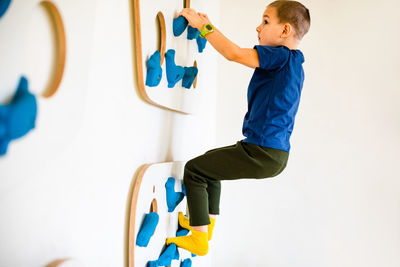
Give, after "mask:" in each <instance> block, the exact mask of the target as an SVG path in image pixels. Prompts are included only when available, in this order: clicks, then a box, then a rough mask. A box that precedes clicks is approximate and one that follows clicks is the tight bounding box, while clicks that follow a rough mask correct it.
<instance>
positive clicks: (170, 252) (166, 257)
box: [157, 244, 179, 266]
mask: <svg viewBox="0 0 400 267" xmlns="http://www.w3.org/2000/svg"><path fill="white" fill-rule="evenodd" d="M172 260H179V251H178V248H177V246H176V245H175V244H171V245H169V246H167V248H166V249H165V251H164V252H163V253H162V254H161V256H160V257H159V258H158V260H157V263H158V266H170V265H171V261H172Z"/></svg>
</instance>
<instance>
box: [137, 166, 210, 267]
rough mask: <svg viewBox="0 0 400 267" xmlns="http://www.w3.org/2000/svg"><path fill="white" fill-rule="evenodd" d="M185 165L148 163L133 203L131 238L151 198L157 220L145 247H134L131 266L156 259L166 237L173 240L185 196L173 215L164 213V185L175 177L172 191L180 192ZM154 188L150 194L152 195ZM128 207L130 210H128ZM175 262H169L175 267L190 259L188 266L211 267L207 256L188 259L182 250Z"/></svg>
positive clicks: (165, 208)
mask: <svg viewBox="0 0 400 267" xmlns="http://www.w3.org/2000/svg"><path fill="white" fill-rule="evenodd" d="M184 164H185V162H167V163H159V164H152V165H151V166H150V167H148V168H147V170H146V171H145V173H144V175H143V177H142V178H141V179H142V181H141V183H140V190H139V193H138V196H137V202H136V214H135V220H134V225H133V224H132V223H133V222H131V224H130V227H133V226H134V228H135V231H134V233H135V234H134V237H135V240H136V237H137V234H138V232H139V230H140V227H141V224H142V222H143V219H144V216H145V214H147V213H149V212H150V206H151V203H152V201H153V199H156V201H157V207H158V211H157V213H158V215H159V217H160V220H159V222H158V225H157V228H156V230H155V232H154V235H153V236H152V237H151V239H150V242H149V244H148V246H147V247H139V246H136V245H134V266H133V267H146V264H147V262H148V261H153V260H157V259H158V257H159V256H160V255H161V252H162V251H163V247H164V245H165V239H166V238H167V237H175V236H176V230H177V229H178V212H179V211H182V212H183V213H186V197H184V198H183V200H182V201H181V202H180V203H179V205H178V206H177V207H176V208H175V210H174V211H173V212H168V207H167V202H166V190H165V183H166V182H167V180H168V178H169V177H174V178H175V192H181V191H182V183H183V181H182V179H183V177H182V175H183V167H184ZM153 188H154V193H153ZM131 208H132V207H131ZM178 250H179V256H180V258H179V260H173V261H172V263H171V266H173V267H179V266H180V262H181V261H183V260H184V259H187V258H191V259H192V267H199V266H204V267H205V266H207V267H211V261H210V259H211V258H210V257H209V256H207V255H206V256H202V257H199V256H196V257H192V256H191V253H189V252H188V251H187V250H185V249H181V248H178Z"/></svg>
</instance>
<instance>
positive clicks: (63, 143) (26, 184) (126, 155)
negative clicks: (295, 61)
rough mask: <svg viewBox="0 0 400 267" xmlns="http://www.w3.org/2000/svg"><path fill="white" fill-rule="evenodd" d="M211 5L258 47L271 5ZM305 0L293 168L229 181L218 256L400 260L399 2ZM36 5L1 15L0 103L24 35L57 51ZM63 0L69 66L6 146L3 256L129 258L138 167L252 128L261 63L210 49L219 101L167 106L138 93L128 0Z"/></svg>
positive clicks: (241, 261)
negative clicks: (308, 21) (188, 109)
mask: <svg viewBox="0 0 400 267" xmlns="http://www.w3.org/2000/svg"><path fill="white" fill-rule="evenodd" d="M192 2H194V1H192ZM203 2H204V4H202V5H203V8H202V11H204V12H206V13H208V14H209V16H210V18H211V20H212V22H213V23H214V24H215V25H216V26H217V27H219V28H220V30H221V31H222V32H223V33H224V34H226V35H227V36H228V37H229V38H231V39H232V40H233V41H234V42H236V43H237V44H239V45H240V46H243V47H252V46H253V45H254V44H256V42H257V39H256V32H255V27H256V26H257V25H258V24H259V23H260V19H261V15H262V12H263V10H264V7H265V6H266V5H267V4H268V3H269V1H260V0H253V1H246V3H245V4H244V2H243V1H238V0H235V1H232V0H231V1H227V0H221V1H220V8H219V3H215V1H214V2H213V4H212V5H207V3H208V2H205V1H203ZM303 2H304V3H305V4H306V6H308V7H309V9H310V10H311V16H312V26H311V29H310V32H309V33H308V35H307V36H306V37H305V39H304V41H303V42H302V44H301V46H300V49H301V50H302V51H303V52H304V54H305V57H306V62H305V64H304V68H305V72H306V80H305V84H304V89H303V96H302V101H301V104H300V108H299V112H298V116H297V119H296V125H295V130H294V132H293V135H292V139H291V141H292V150H291V156H290V159H289V165H288V167H287V169H286V170H285V171H284V173H283V174H281V175H280V177H277V178H274V179H270V180H261V181H237V182H224V184H223V192H222V203H221V212H222V214H221V216H219V219H218V220H217V226H216V230H215V234H214V239H213V242H212V243H211V246H212V250H211V253H212V257H213V263H214V264H213V265H214V266H232V267H236V266H240V267H242V266H274V267H279V266H280V267H286V266H299V267H300V266H306V267H314V266H315V267H320V266H323V267H330V266H335V267H347V266H351V267H353V266H365V267H372V266H385V267H392V266H393V267H397V266H399V264H400V256H399V255H400V253H399V252H400V229H399V225H400V214H399V213H400V207H399V206H400V194H399V193H400V181H399V179H398V178H399V177H400V175H399V174H400V172H399V170H398V169H397V159H398V156H397V152H398V150H399V148H400V140H399V137H398V136H400V135H399V132H400V121H399V108H398V100H399V99H400V98H399V96H400V90H399V85H398V82H397V80H396V77H397V75H398V71H399V67H400V66H399V57H400V53H399V51H398V48H397V46H398V43H399V37H398V29H397V23H398V22H397V19H396V17H397V13H398V11H399V10H400V4H399V3H398V2H397V1H394V0H384V1H381V2H379V3H378V2H376V1H370V0H368V1H350V2H349V1H344V0H336V1H317V0H307V1H303ZM36 3H37V2H36V1H30V2H28V1H16V0H15V1H13V2H12V4H11V6H10V9H9V11H8V12H7V13H6V14H5V16H4V17H3V18H2V19H1V20H0V38H1V42H0V47H1V49H0V88H1V90H0V93H1V95H0V96H1V99H0V101H1V103H6V102H7V100H8V99H9V97H10V96H11V95H12V93H13V92H14V90H15V86H16V84H17V81H18V79H19V75H21V74H22V73H21V72H22V71H25V70H31V71H32V68H28V67H26V66H29V65H30V64H33V63H31V62H30V57H29V56H28V55H29V53H28V52H29V51H26V49H27V48H26V47H30V48H32V47H33V48H37V49H39V47H40V46H43V45H45V46H47V48H51V45H47V44H46V43H40V41H39V40H37V41H36V42H33V43H30V44H29V46H27V44H26V42H24V38H25V37H26V36H29V34H28V29H29V28H25V27H27V26H26V24H24V23H22V20H23V19H25V18H27V17H29V16H31V15H32V14H31V11H30V8H34V6H35V4H36ZM56 3H57V4H58V5H59V7H60V9H61V10H62V15H63V17H64V21H65V23H66V30H67V38H68V39H67V40H68V58H67V66H66V71H65V76H64V79H63V82H62V84H61V87H60V91H59V92H58V93H57V94H56V95H55V97H54V98H52V99H50V100H43V99H40V100H39V114H38V121H37V128H36V129H35V130H34V131H33V132H31V133H30V134H29V135H28V136H27V137H26V138H23V139H20V140H18V141H15V142H13V143H12V144H11V146H10V148H9V151H8V153H7V155H6V156H5V157H3V158H0V177H1V178H0V214H1V224H0V225H1V226H0V240H1V241H0V266H43V265H44V264H46V263H47V262H49V261H51V260H53V259H55V258H59V257H69V256H71V257H75V258H77V259H79V260H80V261H81V262H82V263H83V264H85V265H86V266H123V264H124V262H125V248H124V246H125V242H126V240H125V238H126V232H125V229H126V216H127V203H128V195H129V190H130V186H131V179H132V177H133V175H134V173H135V171H136V170H137V169H138V167H139V166H141V165H142V164H144V163H149V162H157V161H164V160H187V159H189V158H191V157H194V156H196V155H198V154H200V153H202V152H204V151H205V150H206V149H208V148H210V147H212V146H214V145H215V143H216V144H217V146H223V145H227V144H232V143H234V142H236V141H237V140H240V139H242V138H243V137H242V135H241V126H242V120H243V117H244V114H245V111H246V90H247V86H248V82H249V79H250V77H251V75H252V70H251V69H248V68H246V67H242V66H240V65H238V64H235V63H230V62H227V61H225V60H224V59H223V58H222V57H221V56H219V55H216V54H215V52H213V50H212V49H209V47H208V48H207V50H206V51H207V53H206V54H205V55H204V57H203V60H204V61H207V62H209V67H208V68H206V69H204V70H203V71H204V75H203V76H202V75H199V79H203V82H207V83H210V84H213V83H214V84H216V83H217V82H216V81H215V77H216V76H215V75H214V73H215V71H216V70H218V72H217V76H218V83H217V85H218V86H216V87H217V95H218V96H217V101H216V99H215V93H214V92H215V89H216V88H215V87H214V86H210V87H205V88H204V91H205V93H204V95H203V96H202V98H201V99H200V100H199V102H200V103H201V105H199V110H198V111H199V112H198V113H196V115H192V116H183V115H179V114H175V113H171V112H168V111H163V110H160V109H158V108H155V107H153V106H150V105H148V104H146V103H144V102H143V101H142V100H141V99H140V98H139V97H138V94H137V92H136V91H135V89H134V88H135V87H137V85H136V81H135V80H134V79H133V76H132V74H133V73H134V72H135V69H134V67H132V46H131V25H130V20H129V16H130V15H129V12H130V11H129V8H130V7H129V1H103V0H98V1H95V0H90V1H75V0H74V1H57V2H56ZM192 5H193V6H194V3H192ZM199 5H200V3H199ZM206 6H207V7H206ZM36 12H39V11H36ZM35 14H36V13H35ZM219 14H221V17H220V18H219ZM39 17H40V15H39ZM38 31H39V29H38ZM17 33H18V34H17ZM6 37H7V38H6ZM4 38H6V39H4ZM26 38H27V37H26ZM42 53H44V52H43V51H42ZM43 56H46V54H45V53H44V54H43ZM215 60H219V62H218V68H217V67H216V64H215ZM41 64H43V65H39V66H40V67H46V66H47V65H48V63H46V62H42V63H41ZM26 75H27V76H28V78H29V79H30V81H31V83H32V84H35V83H36V84H38V87H40V86H39V85H40V79H39V81H35V79H36V78H37V77H36V76H35V75H32V74H29V73H27V74H26ZM205 77H206V78H205ZM204 79H206V80H204ZM209 79H211V81H209ZM201 82H202V81H201V80H199V84H200V83H201ZM34 89H35V88H34ZM36 90H37V89H36ZM215 122H216V123H217V127H215ZM215 129H216V135H215ZM215 141H216V142H215Z"/></svg>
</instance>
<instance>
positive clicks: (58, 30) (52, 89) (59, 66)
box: [40, 1, 67, 98]
mask: <svg viewBox="0 0 400 267" xmlns="http://www.w3.org/2000/svg"><path fill="white" fill-rule="evenodd" d="M40 5H41V6H43V7H44V8H45V9H46V10H47V11H48V13H49V15H50V17H51V20H52V21H53V26H54V31H55V34H56V43H57V48H56V49H57V50H56V58H55V62H56V66H55V69H54V72H53V73H54V75H52V77H51V78H50V81H49V84H48V86H47V88H46V90H45V91H44V92H43V93H42V96H43V97H46V98H47V97H51V96H53V95H54V94H55V93H56V92H57V89H58V87H59V86H60V83H61V80H62V77H63V75H64V68H65V58H66V53H67V52H66V50H67V49H66V37H65V29H64V23H63V21H62V18H61V14H60V12H59V11H58V9H57V7H56V6H55V5H54V4H53V3H52V2H50V1H42V2H40Z"/></svg>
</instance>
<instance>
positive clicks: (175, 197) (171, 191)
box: [165, 177, 184, 212]
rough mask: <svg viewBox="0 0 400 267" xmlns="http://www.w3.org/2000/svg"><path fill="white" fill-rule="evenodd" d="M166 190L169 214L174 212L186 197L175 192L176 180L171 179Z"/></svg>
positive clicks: (166, 184) (166, 185)
mask: <svg viewBox="0 0 400 267" xmlns="http://www.w3.org/2000/svg"><path fill="white" fill-rule="evenodd" d="M165 190H166V192H167V194H166V195H167V206H168V212H173V211H174V209H175V208H176V206H178V204H179V203H180V202H181V201H182V199H183V197H184V195H183V193H182V192H175V179H174V178H173V177H169V178H168V180H167V182H166V183H165Z"/></svg>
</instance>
